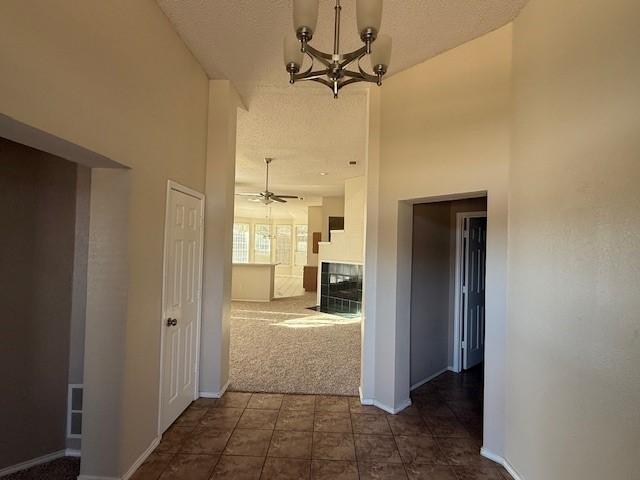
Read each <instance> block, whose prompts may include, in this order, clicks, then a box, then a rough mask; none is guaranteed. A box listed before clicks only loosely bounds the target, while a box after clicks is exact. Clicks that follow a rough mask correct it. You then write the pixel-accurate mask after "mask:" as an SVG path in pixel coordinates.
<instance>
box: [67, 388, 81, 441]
mask: <svg viewBox="0 0 640 480" xmlns="http://www.w3.org/2000/svg"><path fill="white" fill-rule="evenodd" d="M82 388H83V385H82V384H80V383H72V384H69V393H68V399H67V438H81V437H82Z"/></svg>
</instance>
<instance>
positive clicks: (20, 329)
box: [0, 139, 76, 469]
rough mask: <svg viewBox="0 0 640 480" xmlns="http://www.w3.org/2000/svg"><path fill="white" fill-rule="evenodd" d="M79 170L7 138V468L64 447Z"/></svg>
mask: <svg viewBox="0 0 640 480" xmlns="http://www.w3.org/2000/svg"><path fill="white" fill-rule="evenodd" d="M75 202H76V165H75V164H73V163H71V162H67V161H66V160H63V159H60V158H57V157H54V156H52V155H48V154H46V153H43V152H40V151H38V150H34V149H31V148H28V147H25V146H23V145H20V144H17V143H13V142H9V141H7V140H4V139H0V218H1V219H2V220H1V221H0V229H1V231H2V235H1V236H0V272H1V274H2V278H3V282H2V288H0V305H2V308H3V312H4V321H3V326H2V335H1V336H0V338H1V339H2V340H1V341H0V345H1V347H0V365H3V372H4V373H3V377H4V378H3V384H4V386H5V388H4V392H3V395H1V396H0V424H1V425H2V432H1V434H0V469H2V468H3V467H7V466H10V465H15V464H17V463H20V462H23V461H26V460H30V459H32V458H36V457H40V456H42V455H46V454H49V453H53V452H57V451H60V450H62V449H64V448H65V437H66V433H65V427H66V420H67V419H66V405H67V378H68V371H69V331H70V322H71V294H72V288H73V259H74V234H75Z"/></svg>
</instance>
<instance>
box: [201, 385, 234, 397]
mask: <svg viewBox="0 0 640 480" xmlns="http://www.w3.org/2000/svg"><path fill="white" fill-rule="evenodd" d="M227 388H229V382H227V383H226V384H225V385H224V386H223V387H222V389H221V390H220V391H219V392H200V397H201V398H221V397H222V396H223V395H224V394H225V392H226V391H227Z"/></svg>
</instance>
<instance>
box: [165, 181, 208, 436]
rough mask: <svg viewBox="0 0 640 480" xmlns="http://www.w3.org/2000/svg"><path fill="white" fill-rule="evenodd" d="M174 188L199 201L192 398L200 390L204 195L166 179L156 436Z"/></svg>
mask: <svg viewBox="0 0 640 480" xmlns="http://www.w3.org/2000/svg"><path fill="white" fill-rule="evenodd" d="M172 190H175V191H177V192H180V193H184V194H185V195H189V196H191V197H194V198H196V199H198V200H199V201H200V213H201V215H200V226H201V228H200V263H199V267H200V272H199V274H198V276H197V278H198V280H199V285H198V317H197V319H196V339H195V342H196V350H195V355H196V364H195V367H194V373H195V381H194V388H193V399H194V400H196V399H197V398H198V396H199V391H200V330H201V329H202V283H203V270H204V268H203V267H204V208H205V195H204V193H202V192H198V191H197V190H193V189H191V188H189V187H185V186H184V185H181V184H179V183H178V182H174V181H173V180H167V192H166V196H165V208H164V239H163V242H164V245H163V248H162V305H161V308H160V310H161V315H160V317H161V318H160V383H159V385H158V438H161V437H162V434H163V433H164V432H163V431H162V382H163V381H164V371H163V368H162V367H163V365H164V337H165V333H164V328H163V327H164V322H165V317H166V316H165V311H164V306H165V299H166V291H165V284H166V282H165V280H166V275H167V272H166V263H167V262H166V260H167V239H168V235H169V222H168V221H167V214H168V212H169V202H170V194H171V191H172Z"/></svg>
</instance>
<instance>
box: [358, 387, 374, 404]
mask: <svg viewBox="0 0 640 480" xmlns="http://www.w3.org/2000/svg"><path fill="white" fill-rule="evenodd" d="M358 395H359V396H360V403H361V404H362V405H373V400H371V399H370V398H364V395H363V394H362V387H361V386H360V387H358Z"/></svg>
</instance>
